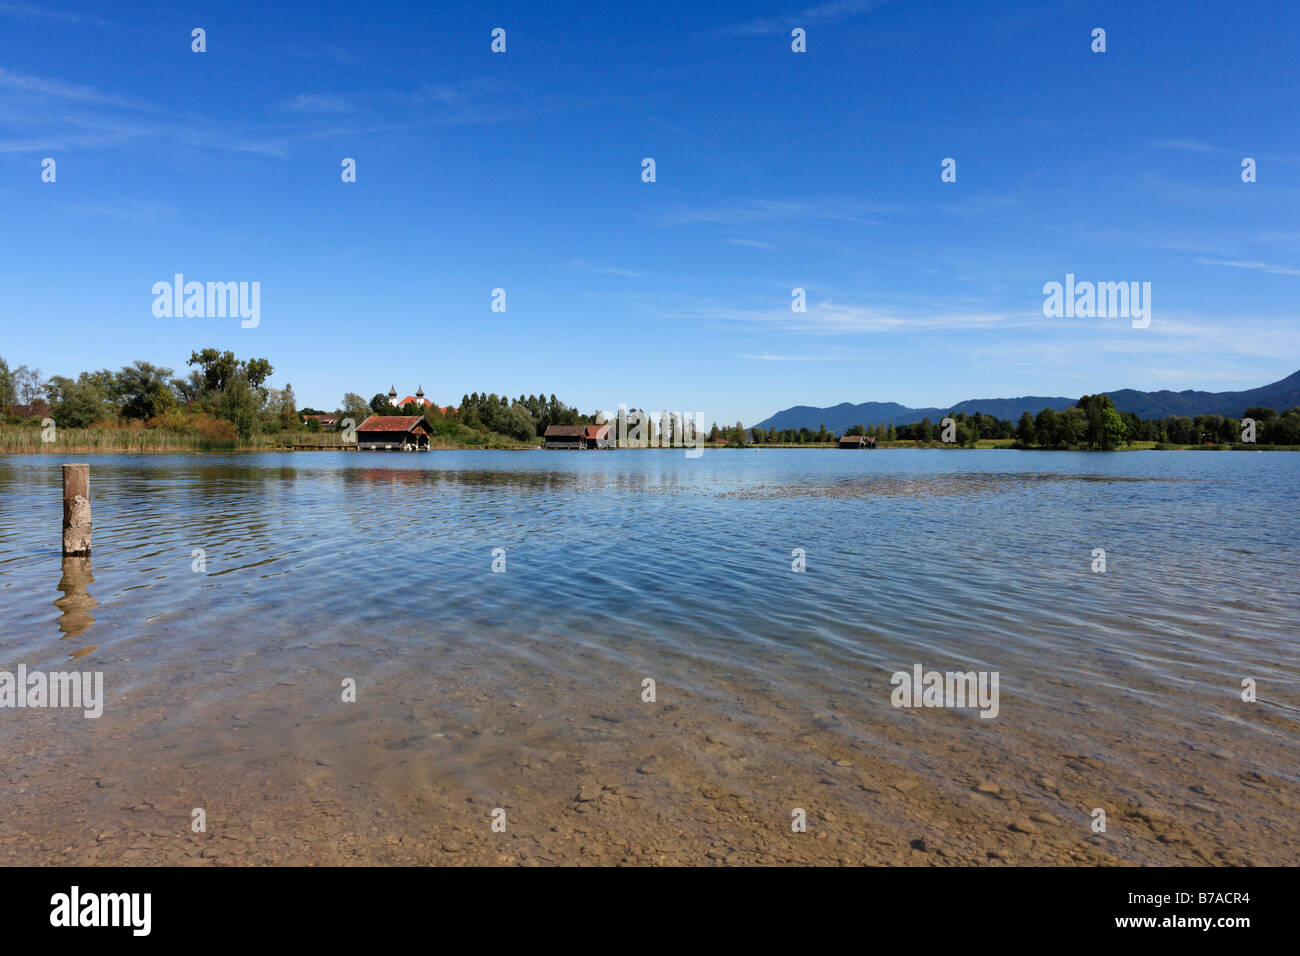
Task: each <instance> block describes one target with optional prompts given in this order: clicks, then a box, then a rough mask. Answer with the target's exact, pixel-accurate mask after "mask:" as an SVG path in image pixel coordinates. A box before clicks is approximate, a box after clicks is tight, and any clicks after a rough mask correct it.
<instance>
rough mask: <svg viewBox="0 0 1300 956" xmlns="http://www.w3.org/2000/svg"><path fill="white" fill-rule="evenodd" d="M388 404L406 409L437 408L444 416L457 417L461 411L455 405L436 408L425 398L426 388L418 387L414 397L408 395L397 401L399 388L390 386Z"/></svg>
mask: <svg viewBox="0 0 1300 956" xmlns="http://www.w3.org/2000/svg"><path fill="white" fill-rule="evenodd" d="M388 404H389V405H392V406H394V407H396V408H405V407H406V406H407V405H418V406H419V407H420V408H435V407H436V408H437V409H438V411H440V412H442V413H443V414H444V415H455V414H457V413H458V412H459V411H460V409H459V408H457V407H456V406H455V405H443V406H435V405H434V404H433V402H431V401H429V400H428V399H427V398H425V397H424V386H423V385H420V386H417V387H416V389H415V394H414V395H407V396H406V397H405V398H403V399H402V400H401V401H398V399H397V387H396V386H395V385H390V386H389V387H388Z"/></svg>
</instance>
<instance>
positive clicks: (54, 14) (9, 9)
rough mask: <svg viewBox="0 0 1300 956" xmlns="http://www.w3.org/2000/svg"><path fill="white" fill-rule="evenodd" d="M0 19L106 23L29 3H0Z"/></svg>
mask: <svg viewBox="0 0 1300 956" xmlns="http://www.w3.org/2000/svg"><path fill="white" fill-rule="evenodd" d="M0 17H12V18H16V19H22V20H56V21H58V22H61V23H86V24H90V25H92V26H98V27H105V26H108V21H107V20H103V19H101V18H100V17H94V16H86V15H84V14H81V13H68V12H67V11H66V10H55V9H53V8H51V7H38V6H34V5H32V4H30V3H0Z"/></svg>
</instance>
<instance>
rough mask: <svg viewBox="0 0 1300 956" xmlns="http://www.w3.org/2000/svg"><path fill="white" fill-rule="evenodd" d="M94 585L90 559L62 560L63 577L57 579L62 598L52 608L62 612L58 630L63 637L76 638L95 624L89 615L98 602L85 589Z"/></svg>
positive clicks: (97, 605)
mask: <svg viewBox="0 0 1300 956" xmlns="http://www.w3.org/2000/svg"><path fill="white" fill-rule="evenodd" d="M94 583H95V578H94V575H92V574H91V572H90V558H64V559H63V576H62V577H60V578H59V590H60V591H62V592H63V597H61V598H57V599H56V600H55V601H54V606H55V607H57V608H58V609H59V610H60V611H62V612H63V616H62V617H60V618H59V630H60V631H62V632H63V636H64V637H76V636H77V635H79V634H84V633H85V632H86V631H88V630H89V629H90V626H91V625H92V624H94V623H95V618H94V616H93V615H91V613H90V612H91V610H92V609H93V608H96V607H99V602H98V601H96V600H95V599H94V598H93V597H91V596H90V592H89V591H88V590H86V589H87V587H88V586H89V585H91V584H94Z"/></svg>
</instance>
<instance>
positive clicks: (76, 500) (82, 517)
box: [63, 465, 90, 558]
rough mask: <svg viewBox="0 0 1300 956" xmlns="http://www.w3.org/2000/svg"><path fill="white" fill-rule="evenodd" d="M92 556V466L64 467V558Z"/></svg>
mask: <svg viewBox="0 0 1300 956" xmlns="http://www.w3.org/2000/svg"><path fill="white" fill-rule="evenodd" d="M89 555H90V465H64V466H63V556H64V557H65V558H66V557H83V556H86V557H88V556H89Z"/></svg>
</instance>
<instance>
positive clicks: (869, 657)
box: [0, 449, 1300, 865]
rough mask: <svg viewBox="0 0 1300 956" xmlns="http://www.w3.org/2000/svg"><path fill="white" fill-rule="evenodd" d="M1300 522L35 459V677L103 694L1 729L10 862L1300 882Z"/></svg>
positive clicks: (969, 490) (1002, 486)
mask: <svg viewBox="0 0 1300 956" xmlns="http://www.w3.org/2000/svg"><path fill="white" fill-rule="evenodd" d="M71 460H81V461H86V460H89V461H90V466H91V490H92V498H93V519H94V549H93V553H92V557H91V559H90V560H89V561H88V562H87V561H76V560H72V559H69V560H68V561H63V560H61V558H60V555H59V550H58V548H59V523H60V517H61V513H62V512H61V508H62V501H61V491H60V487H61V486H60V481H61V476H60V469H59V467H58V466H59V464H60V463H61V462H63V461H71ZM1298 505H1300V455H1295V454H1287V453H1249V452H1233V453H1227V452H1223V453H1212V452H1124V453H1111V454H1101V453H1092V454H1089V453H1074V452H1019V451H1010V450H1006V451H982V450H981V451H975V450H948V449H943V450H880V451H872V452H865V453H863V452H859V453H855V454H850V453H848V452H844V451H840V450H838V449H809V450H794V449H791V450H786V449H766V450H752V449H751V450H732V449H718V450H712V449H711V450H707V451H706V452H705V453H704V454H703V456H702V457H700V458H698V459H688V458H687V457H686V456H685V455H684V454H683V452H682V451H680V450H677V451H670V450H642V451H616V452H610V453H595V454H586V453H566V452H556V451H552V452H546V451H527V452H500V451H482V452H471V451H466V452H431V453H427V454H398V453H387V454H385V453H349V454H341V453H328V452H325V453H310V452H305V453H294V454H239V455H158V456H152V455H129V456H128V455H97V456H89V457H88V458H87V457H85V456H82V457H79V458H78V457H73V458H63V457H60V456H58V455H49V454H46V455H32V456H9V457H0V621H2V622H3V623H2V624H0V670H8V671H15V670H16V668H17V667H18V665H20V664H22V665H25V666H26V668H27V669H28V671H36V670H41V671H58V670H82V671H99V672H102V673H103V675H104V683H105V688H106V691H107V692H108V695H109V696H108V697H107V700H106V702H105V703H104V713H103V716H102V717H100V718H98V719H85V718H83V717H82V715H81V713H80V712H79V711H77V712H73V711H70V710H56V709H48V710H43V711H42V710H37V709H3V710H0V747H2V748H3V752H4V753H5V754H6V756H7V757H8V758H9V759H6V761H5V765H4V767H3V769H0V781H3V783H0V862H3V863H44V862H77V863H119V862H120V863H156V862H181V863H189V864H194V865H204V864H207V863H216V864H220V863H223V862H226V863H231V862H233V863H259V862H267V863H269V862H287V863H301V862H323V863H354V862H355V863H410V864H416V863H419V864H427V863H498V862H510V863H523V864H528V865H531V864H550V863H569V862H586V861H590V862H597V863H617V862H628V863H713V862H730V863H739V862H744V863H750V862H754V863H807V862H819V863H842V864H859V863H864V862H865V863H907V864H912V863H915V864H925V863H934V864H968V865H969V864H1001V863H1053V864H1060V863H1066V864H1097V863H1114V862H1133V863H1155V864H1159V863H1210V864H1221V863H1237V864H1240V863H1244V862H1250V863H1256V864H1261V863H1282V864H1287V863H1290V864H1294V863H1296V862H1298V861H1300V825H1297V822H1296V821H1297V819H1300V817H1298V816H1297V814H1296V810H1297V809H1298V808H1300V803H1298V802H1297V801H1300V791H1298V789H1297V783H1298V782H1300V781H1298V779H1297V776H1298V775H1297V768H1298V767H1300V748H1298V747H1297V730H1298V729H1300V720H1298V718H1300V683H1298V681H1297V676H1298V675H1297V640H1298V638H1297V635H1298V634H1300V628H1298V625H1300V612H1298V611H1297V601H1296V588H1295V580H1296V571H1297V557H1296V542H1297V540H1300V517H1298V511H1300V508H1298V507H1297V506H1298ZM1097 549H1102V550H1104V552H1105V555H1104V560H1105V570H1104V572H1102V571H1099V570H1094V568H1097V567H1099V564H1098V562H1099V560H1100V555H1099V553H1095V552H1096V551H1097ZM494 566H495V568H496V570H494ZM796 566H802V570H795V567H796ZM917 665H921V668H922V670H923V671H930V670H935V671H940V672H950V671H961V672H967V671H976V672H982V673H986V674H988V673H993V672H996V674H997V675H998V679H999V682H998V697H999V699H998V705H997V712H996V716H993V715H990V716H989V717H987V718H986V717H981V716H980V711H979V710H978V709H974V708H970V707H899V706H894V703H895V700H894V699H893V695H894V690H895V684H894V682H893V681H892V680H891V675H893V674H894V673H896V672H906V673H908V674H911V673H912V672H913V670H914V668H915V667H916V666H917ZM647 679H649V680H650V681H653V698H654V699H653V700H649V699H646V698H648V697H649V696H650V685H647V684H646V683H645V682H646V681H647ZM1247 679H1249V680H1250V681H1253V682H1254V688H1255V695H1256V699H1255V700H1254V701H1249V702H1248V701H1243V699H1242V694H1243V681H1244V680H1247ZM349 682H354V684H355V688H356V690H355V701H351V700H348V701H345V700H344V699H343V697H344V696H345V684H347V683H349ZM195 808H202V809H203V810H204V813H205V816H206V829H205V830H204V831H202V832H194V830H193V828H192V826H191V820H192V817H193V811H194V809H195ZM498 810H500V811H502V813H501V814H499V816H500V817H501V818H502V819H504V821H505V830H504V832H502V831H501V830H500V829H496V830H494V829H493V828H492V827H491V826H490V822H491V820H492V819H493V817H494V811H498ZM1098 810H1100V811H1103V812H1104V815H1105V823H1106V826H1105V829H1104V830H1098V829H1097V820H1098V815H1097V812H1096V811H1098ZM796 811H803V813H804V816H805V817H806V820H807V827H806V832H796V830H795V829H792V826H791V822H792V820H796V819H797V818H798V814H797V813H796Z"/></svg>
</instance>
